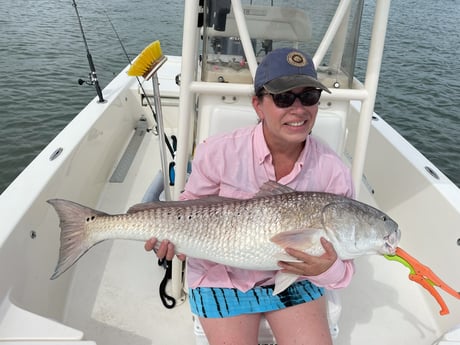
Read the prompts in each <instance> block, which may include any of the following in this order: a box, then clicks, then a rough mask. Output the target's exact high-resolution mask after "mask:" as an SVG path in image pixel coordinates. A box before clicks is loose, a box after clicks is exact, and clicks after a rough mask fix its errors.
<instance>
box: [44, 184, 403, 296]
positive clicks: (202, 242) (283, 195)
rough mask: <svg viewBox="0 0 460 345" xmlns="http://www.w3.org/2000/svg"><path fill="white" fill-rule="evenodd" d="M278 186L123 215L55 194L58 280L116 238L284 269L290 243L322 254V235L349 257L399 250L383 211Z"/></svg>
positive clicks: (152, 206)
mask: <svg viewBox="0 0 460 345" xmlns="http://www.w3.org/2000/svg"><path fill="white" fill-rule="evenodd" d="M274 185H275V187H277V186H279V185H277V184H276V183H267V186H266V185H264V186H262V187H263V189H261V192H260V193H259V194H257V195H256V196H255V197H254V198H251V199H247V200H235V199H228V198H219V197H211V198H205V199H199V200H190V201H180V202H154V203H147V204H139V205H135V206H133V207H132V208H131V209H130V210H128V212H127V213H126V214H120V215H109V214H106V213H103V212H100V211H97V210H93V209H91V208H88V207H85V206H82V205H79V204H76V203H73V202H71V201H67V200H62V199H52V200H49V201H48V202H49V203H50V204H52V205H53V206H54V208H55V210H56V212H57V213H58V216H59V219H60V227H61V248H60V257H59V260H58V265H57V267H56V270H55V273H54V274H53V276H52V278H53V279H54V278H56V277H58V276H59V275H60V274H62V273H63V272H64V271H66V270H67V269H68V268H69V267H70V266H72V265H73V264H74V263H75V262H76V261H77V260H78V259H79V258H80V257H81V256H82V255H83V254H84V253H85V252H86V251H88V250H89V249H90V248H91V247H92V246H94V245H95V244H97V243H99V242H101V241H104V240H108V239H132V240H141V241H145V240H147V239H149V238H151V237H156V238H158V239H159V240H163V239H168V240H170V241H171V242H172V243H174V244H175V246H176V250H177V251H178V252H180V253H183V254H185V255H186V256H189V257H195V258H201V259H207V260H211V261H214V262H217V263H221V264H225V265H229V266H235V267H239V268H245V269H259V270H276V269H278V265H277V262H278V261H279V260H280V258H281V259H283V260H286V259H288V260H289V259H293V258H289V257H287V254H286V253H285V251H284V248H285V247H293V248H297V249H300V250H303V251H305V252H306V253H309V254H311V255H321V254H322V253H324V249H323V248H322V246H321V244H320V238H321V237H325V238H326V239H327V240H328V241H330V242H331V243H332V244H333V246H334V248H335V250H336V252H337V254H338V256H339V257H340V258H341V259H344V260H345V259H352V258H355V257H357V256H360V255H364V254H376V253H380V254H393V253H394V251H395V248H396V246H397V243H398V242H399V238H400V231H399V228H398V226H397V224H396V223H395V222H394V221H393V220H392V219H391V218H390V217H388V216H387V215H385V214H384V213H383V212H381V211H379V210H377V209H375V208H373V207H371V206H369V205H366V204H363V203H360V202H358V201H356V200H352V199H349V198H346V197H342V196H338V195H334V194H329V193H315V192H295V191H293V190H290V189H288V187H285V186H281V188H280V190H276V188H275V190H274V191H273V193H268V192H267V189H270V188H271V189H273V186H274ZM281 273H282V272H278V273H277V275H281ZM289 279H292V277H291V278H289ZM287 284H289V281H288V282H287ZM285 287H286V284H284V285H283V288H285Z"/></svg>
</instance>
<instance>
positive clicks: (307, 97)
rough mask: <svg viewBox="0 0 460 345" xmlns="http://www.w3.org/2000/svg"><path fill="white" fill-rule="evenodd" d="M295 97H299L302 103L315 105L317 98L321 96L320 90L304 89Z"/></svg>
mask: <svg viewBox="0 0 460 345" xmlns="http://www.w3.org/2000/svg"><path fill="white" fill-rule="evenodd" d="M297 97H299V99H300V103H302V105H306V106H310V105H315V104H316V103H318V102H319V98H320V97H321V90H310V91H304V92H302V93H301V94H300V95H298V96H297Z"/></svg>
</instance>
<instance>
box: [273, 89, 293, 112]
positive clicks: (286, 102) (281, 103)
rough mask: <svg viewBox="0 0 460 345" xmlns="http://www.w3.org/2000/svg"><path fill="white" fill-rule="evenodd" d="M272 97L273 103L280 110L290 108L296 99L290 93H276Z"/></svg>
mask: <svg viewBox="0 0 460 345" xmlns="http://www.w3.org/2000/svg"><path fill="white" fill-rule="evenodd" d="M272 96H273V102H274V103H275V105H276V106H277V107H280V108H287V107H290V106H291V105H292V104H293V103H294V101H295V99H296V98H297V96H296V95H294V94H293V93H292V92H284V93H278V94H276V95H272Z"/></svg>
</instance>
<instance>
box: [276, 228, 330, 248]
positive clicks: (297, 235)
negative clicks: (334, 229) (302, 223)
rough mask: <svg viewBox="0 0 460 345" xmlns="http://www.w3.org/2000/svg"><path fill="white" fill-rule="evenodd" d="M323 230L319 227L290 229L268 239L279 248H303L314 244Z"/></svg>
mask: <svg viewBox="0 0 460 345" xmlns="http://www.w3.org/2000/svg"><path fill="white" fill-rule="evenodd" d="M322 233H324V231H322V230H319V229H306V230H291V231H284V232H280V233H278V234H276V235H275V236H273V237H272V238H270V241H272V242H273V243H275V244H277V245H279V246H280V247H281V248H287V247H289V248H294V249H299V250H303V249H306V248H310V247H312V246H314V245H315V244H316V243H317V242H318V239H319V237H320V236H321V235H322Z"/></svg>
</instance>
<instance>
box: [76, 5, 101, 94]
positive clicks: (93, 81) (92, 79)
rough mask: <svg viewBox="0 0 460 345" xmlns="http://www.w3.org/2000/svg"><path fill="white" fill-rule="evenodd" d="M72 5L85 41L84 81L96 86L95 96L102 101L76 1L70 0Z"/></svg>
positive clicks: (81, 82) (80, 82)
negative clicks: (87, 74)
mask: <svg viewBox="0 0 460 345" xmlns="http://www.w3.org/2000/svg"><path fill="white" fill-rule="evenodd" d="M72 6H73V7H74V8H75V13H76V14H77V19H78V24H79V26H80V31H81V36H82V37H83V42H84V43H85V47H86V57H87V58H88V64H89V68H90V73H89V81H87V82H86V83H87V84H89V85H94V87H95V88H96V93H97V96H98V98H99V100H98V103H104V102H105V100H104V97H103V96H102V90H101V86H100V85H99V81H98V80H97V75H96V67H94V62H93V57H92V56H91V53H90V52H89V47H88V42H87V41H86V36H85V32H84V30H83V25H82V23H81V19H80V14H79V13H78V8H77V3H76V2H75V0H72ZM84 82H85V81H84V80H82V79H79V80H78V83H79V84H80V85H82V84H83V83H84Z"/></svg>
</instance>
